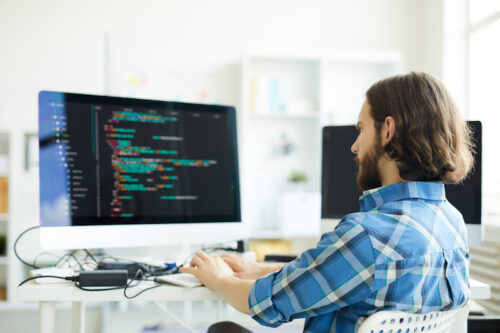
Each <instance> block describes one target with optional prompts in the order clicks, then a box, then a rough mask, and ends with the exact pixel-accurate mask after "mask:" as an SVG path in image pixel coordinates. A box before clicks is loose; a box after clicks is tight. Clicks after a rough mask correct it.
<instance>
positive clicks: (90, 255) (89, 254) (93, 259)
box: [83, 249, 99, 264]
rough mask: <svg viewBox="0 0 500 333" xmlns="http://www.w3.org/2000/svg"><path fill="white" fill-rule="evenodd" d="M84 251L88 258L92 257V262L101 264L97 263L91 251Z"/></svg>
mask: <svg viewBox="0 0 500 333" xmlns="http://www.w3.org/2000/svg"><path fill="white" fill-rule="evenodd" d="M83 251H85V253H87V256H89V257H90V259H92V261H93V262H95V263H96V264H99V263H98V262H97V260H96V259H95V258H94V256H93V255H92V254H91V253H90V251H89V250H87V249H83Z"/></svg>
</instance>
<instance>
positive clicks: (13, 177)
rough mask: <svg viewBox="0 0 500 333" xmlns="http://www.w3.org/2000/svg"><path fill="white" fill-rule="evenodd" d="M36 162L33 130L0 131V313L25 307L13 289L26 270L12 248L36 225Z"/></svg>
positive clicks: (36, 138)
mask: <svg viewBox="0 0 500 333" xmlns="http://www.w3.org/2000/svg"><path fill="white" fill-rule="evenodd" d="M37 158H38V136H37V135H36V130H34V129H27V128H16V127H14V128H7V127H0V310H9V309H14V308H24V307H26V305H25V304H21V303H19V302H18V301H17V299H16V294H17V293H16V289H17V284H18V283H19V282H20V281H22V280H23V279H25V278H26V277H27V273H26V271H27V270H26V269H25V268H24V266H23V265H22V264H21V263H20V262H19V261H18V260H17V258H16V257H15V255H14V251H13V245H14V240H15V238H16V237H17V236H18V235H19V234H20V233H21V232H22V231H23V230H25V229H26V228H27V227H30V226H32V225H36V224H37V223H38V220H37V216H38V199H37V198H38V197H37V195H38V159H37ZM30 250H31V249H28V248H23V249H22V251H23V252H24V253H26V252H28V253H29V252H30Z"/></svg>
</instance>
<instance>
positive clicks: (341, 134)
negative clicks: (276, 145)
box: [321, 121, 482, 224]
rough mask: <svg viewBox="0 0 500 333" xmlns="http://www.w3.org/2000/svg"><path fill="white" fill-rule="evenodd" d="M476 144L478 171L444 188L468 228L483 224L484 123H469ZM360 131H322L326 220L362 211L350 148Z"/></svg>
mask: <svg viewBox="0 0 500 333" xmlns="http://www.w3.org/2000/svg"><path fill="white" fill-rule="evenodd" d="M468 124H469V126H470V127H471V129H472V131H473V141H474V144H475V155H474V161H475V167H474V169H473V170H472V171H471V173H470V174H469V176H468V177H467V179H466V180H465V181H464V182H463V183H462V184H459V185H445V191H446V197H447V199H448V200H449V201H450V202H451V203H452V204H453V205H454V206H455V207H456V208H457V209H458V210H459V211H460V212H461V213H462V215H463V217H464V220H465V222H466V223H469V224H480V223H481V156H482V149H481V146H482V141H481V138H482V129H481V122H479V121H469V122H468ZM357 135H358V131H357V129H356V127H355V126H327V127H324V128H323V158H322V161H323V165H322V189H321V193H322V206H321V215H322V218H325V219H338V218H342V217H343V216H344V215H346V214H349V213H352V212H357V211H359V196H361V195H362V192H361V191H360V190H359V189H358V187H357V185H356V175H357V166H356V163H355V162H354V154H353V153H352V152H351V146H352V144H353V143H354V141H355V140H356V137H357Z"/></svg>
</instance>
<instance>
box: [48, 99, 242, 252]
mask: <svg viewBox="0 0 500 333" xmlns="http://www.w3.org/2000/svg"><path fill="white" fill-rule="evenodd" d="M39 140H40V226H41V230H40V238H41V244H42V247H43V248H50V249H57V248H60V249H77V248H109V247H129V246H152V245H174V244H210V243H218V242H224V241H231V240H236V239H241V238H244V234H243V230H244V229H243V225H242V221H241V211H240V186H239V173H238V153H237V151H238V150H237V141H236V114H235V109H234V108H233V107H229V106H219V105H202V104H189V103H180V102H165V101H153V100H143V99H132V98H119V97H107V96H95V95H81V94H71V93H62V92H50V91H42V92H40V94H39Z"/></svg>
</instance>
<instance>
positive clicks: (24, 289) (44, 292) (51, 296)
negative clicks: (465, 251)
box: [18, 279, 491, 333]
mask: <svg viewBox="0 0 500 333" xmlns="http://www.w3.org/2000/svg"><path fill="white" fill-rule="evenodd" d="M152 285H153V283H152V282H143V283H141V284H140V285H139V286H137V287H133V288H128V289H127V295H135V294H136V293H138V292H140V291H141V290H143V289H145V288H148V287H151V286H152ZM470 285H471V286H470V287H471V298H472V299H488V298H490V293H491V288H490V286H489V285H488V284H486V283H482V282H479V281H476V280H473V279H470ZM18 296H19V300H20V301H22V302H38V303H39V304H40V312H39V315H40V323H39V325H40V326H39V327H40V333H53V332H55V304H56V302H58V301H67V302H72V318H71V319H72V333H84V331H85V302H86V301H103V302H109V301H111V302H113V301H115V302H116V301H127V299H126V298H125V297H124V296H123V290H109V291H100V292H92V291H83V290H80V289H78V288H76V287H75V286H74V285H73V284H70V283H57V284H37V283H35V282H33V281H30V282H28V283H26V284H25V285H23V286H21V287H19V288H18ZM135 300H140V301H222V298H221V297H220V296H219V295H218V294H216V293H215V292H213V291H210V290H208V289H207V288H204V287H198V288H183V287H174V286H161V287H158V288H155V289H152V290H148V291H146V292H144V293H143V294H141V295H139V296H138V297H136V298H134V299H133V300H132V301H135Z"/></svg>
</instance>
